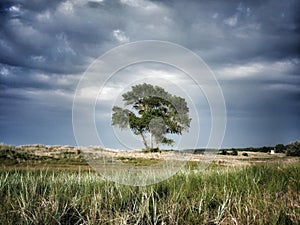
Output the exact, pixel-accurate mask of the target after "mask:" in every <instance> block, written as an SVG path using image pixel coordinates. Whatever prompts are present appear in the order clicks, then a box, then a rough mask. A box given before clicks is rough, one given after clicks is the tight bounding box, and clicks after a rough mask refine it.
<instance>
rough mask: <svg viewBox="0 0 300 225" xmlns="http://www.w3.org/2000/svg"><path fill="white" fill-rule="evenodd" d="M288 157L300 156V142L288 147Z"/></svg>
mask: <svg viewBox="0 0 300 225" xmlns="http://www.w3.org/2000/svg"><path fill="white" fill-rule="evenodd" d="M286 155H287V156H300V141H295V142H292V143H290V144H288V146H287V150H286Z"/></svg>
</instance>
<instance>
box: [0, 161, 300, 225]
mask: <svg viewBox="0 0 300 225" xmlns="http://www.w3.org/2000/svg"><path fill="white" fill-rule="evenodd" d="M0 202H1V204H0V224H299V222H300V208H299V207H300V165H299V163H293V164H285V165H282V164H276V163H272V164H271V165H266V164H261V165H254V166H249V167H242V168H241V167H237V168H228V167H219V166H216V165H214V166H212V167H210V168H208V169H207V170H205V171H204V172H203V171H202V172H200V171H198V170H190V169H188V168H186V169H185V170H183V171H181V172H179V173H178V174H176V175H175V176H173V177H172V178H170V179H169V180H166V181H164V182H162V183H159V184H156V185H153V186H147V187H133V186H123V185H120V184H117V183H112V182H110V181H107V180H103V179H102V178H101V177H100V176H99V175H98V174H96V173H94V172H92V171H90V170H84V171H82V170H77V171H71V170H54V169H52V170H51V169H48V170H20V169H19V170H7V171H5V170H3V171H0Z"/></svg>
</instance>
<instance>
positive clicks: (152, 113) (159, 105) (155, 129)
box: [112, 83, 191, 151]
mask: <svg viewBox="0 0 300 225" xmlns="http://www.w3.org/2000/svg"><path fill="white" fill-rule="evenodd" d="M131 88H132V89H131V91H128V92H126V93H125V94H123V95H122V97H123V101H124V105H125V107H127V108H121V107H118V106H114V107H113V109H112V110H113V114H112V125H113V126H118V127H119V128H121V129H126V128H130V129H131V130H132V131H133V132H134V134H136V135H141V137H142V140H143V144H144V146H145V148H146V150H149V149H150V150H151V151H152V150H153V141H154V140H155V144H156V148H157V149H158V146H159V144H160V143H161V144H167V145H172V144H173V143H174V140H173V139H170V138H167V137H166V135H167V134H180V135H181V134H182V132H183V131H186V130H188V128H189V126H190V122H191V119H190V118H189V108H188V107H187V102H186V101H185V99H184V98H181V97H179V96H175V95H171V94H170V93H168V92H166V91H165V90H164V89H163V88H161V87H159V86H153V85H151V84H146V83H144V84H138V85H135V86H132V87H131ZM129 106H131V107H129ZM128 107H129V108H130V109H128ZM146 134H149V146H148V144H147V139H146V137H147V136H146Z"/></svg>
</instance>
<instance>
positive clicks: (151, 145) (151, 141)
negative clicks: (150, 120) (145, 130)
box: [150, 130, 153, 150]
mask: <svg viewBox="0 0 300 225" xmlns="http://www.w3.org/2000/svg"><path fill="white" fill-rule="evenodd" d="M151 149H153V140H152V131H151V130H150V150H151Z"/></svg>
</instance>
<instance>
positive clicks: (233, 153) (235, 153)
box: [231, 148, 239, 156]
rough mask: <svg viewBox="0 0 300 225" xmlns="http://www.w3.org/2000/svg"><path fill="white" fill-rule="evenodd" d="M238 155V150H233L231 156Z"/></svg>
mask: <svg viewBox="0 0 300 225" xmlns="http://www.w3.org/2000/svg"><path fill="white" fill-rule="evenodd" d="M238 154H239V153H238V151H237V150H236V149H234V148H233V149H232V153H231V155H235V156H236V155H238Z"/></svg>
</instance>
